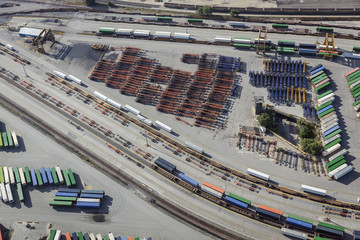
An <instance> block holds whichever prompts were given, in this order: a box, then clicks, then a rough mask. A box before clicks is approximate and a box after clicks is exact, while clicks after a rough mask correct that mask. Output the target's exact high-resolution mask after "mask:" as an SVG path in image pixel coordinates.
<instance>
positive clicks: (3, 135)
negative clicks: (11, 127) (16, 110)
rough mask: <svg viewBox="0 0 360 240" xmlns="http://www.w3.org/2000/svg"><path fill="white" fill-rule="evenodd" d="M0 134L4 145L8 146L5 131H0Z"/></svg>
mask: <svg viewBox="0 0 360 240" xmlns="http://www.w3.org/2000/svg"><path fill="white" fill-rule="evenodd" d="M1 135H2V139H3V144H4V147H8V146H9V143H8V140H7V134H6V132H3V133H1Z"/></svg>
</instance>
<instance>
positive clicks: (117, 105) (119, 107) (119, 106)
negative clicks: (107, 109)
mask: <svg viewBox="0 0 360 240" xmlns="http://www.w3.org/2000/svg"><path fill="white" fill-rule="evenodd" d="M106 102H107V103H109V104H110V105H112V106H114V107H116V108H118V109H121V104H120V103H117V102H115V101H114V100H112V99H110V98H107V99H106Z"/></svg>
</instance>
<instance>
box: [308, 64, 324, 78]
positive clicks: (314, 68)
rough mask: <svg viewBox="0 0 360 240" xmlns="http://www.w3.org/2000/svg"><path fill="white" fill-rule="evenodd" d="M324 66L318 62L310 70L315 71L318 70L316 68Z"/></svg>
mask: <svg viewBox="0 0 360 240" xmlns="http://www.w3.org/2000/svg"><path fill="white" fill-rule="evenodd" d="M322 66H323V65H322V64H318V65H316V66H315V67H313V68H311V69H310V71H309V72H312V71H314V70H316V69H318V68H320V67H322ZM310 75H312V74H310Z"/></svg>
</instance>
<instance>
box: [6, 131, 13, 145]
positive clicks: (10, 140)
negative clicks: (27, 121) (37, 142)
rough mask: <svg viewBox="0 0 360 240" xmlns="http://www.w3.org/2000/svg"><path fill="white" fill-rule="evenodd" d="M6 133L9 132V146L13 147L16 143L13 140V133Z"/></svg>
mask: <svg viewBox="0 0 360 240" xmlns="http://www.w3.org/2000/svg"><path fill="white" fill-rule="evenodd" d="M6 134H7V140H8V144H9V147H13V146H14V143H13V140H12V137H11V133H10V132H7V133H6Z"/></svg>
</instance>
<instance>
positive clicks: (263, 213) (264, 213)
mask: <svg viewBox="0 0 360 240" xmlns="http://www.w3.org/2000/svg"><path fill="white" fill-rule="evenodd" d="M256 212H257V213H259V214H262V215H265V216H267V217H270V218H273V219H276V220H277V221H280V218H281V215H279V214H276V213H273V212H270V211H267V210H264V209H261V208H256Z"/></svg>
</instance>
